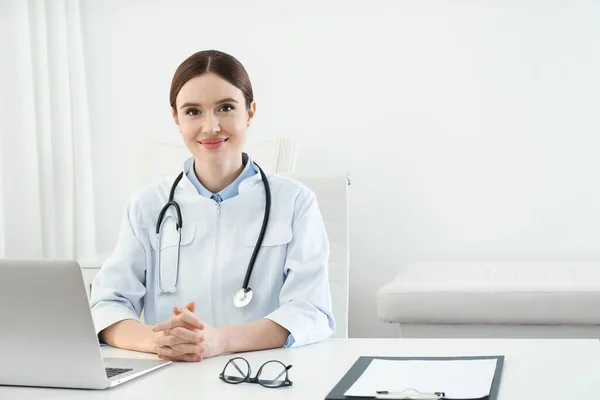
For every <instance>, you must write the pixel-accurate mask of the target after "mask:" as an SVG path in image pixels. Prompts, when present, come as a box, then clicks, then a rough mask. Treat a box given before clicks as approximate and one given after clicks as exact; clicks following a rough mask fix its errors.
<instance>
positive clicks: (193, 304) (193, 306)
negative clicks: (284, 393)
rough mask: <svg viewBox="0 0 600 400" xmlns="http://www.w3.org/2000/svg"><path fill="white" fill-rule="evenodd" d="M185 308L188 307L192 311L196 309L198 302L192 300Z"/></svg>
mask: <svg viewBox="0 0 600 400" xmlns="http://www.w3.org/2000/svg"><path fill="white" fill-rule="evenodd" d="M185 308H187V309H188V310H190V311H191V312H194V311H196V303H195V302H193V301H190V302H189V303H187V304H186V305H185Z"/></svg>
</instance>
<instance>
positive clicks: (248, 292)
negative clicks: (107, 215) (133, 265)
mask: <svg viewBox="0 0 600 400" xmlns="http://www.w3.org/2000/svg"><path fill="white" fill-rule="evenodd" d="M254 165H256V167H257V168H258V170H259V171H260V176H261V177H262V181H263V185H264V187H265V195H266V203H265V216H264V218H263V223H262V227H261V228H260V234H259V235H258V241H257V242H256V246H254V251H253V253H252V257H251V258H250V262H249V264H248V269H247V270H246V277H245V278H244V283H243V285H242V288H241V289H240V290H238V291H237V293H236V294H235V296H234V298H233V304H234V305H235V306H236V307H238V308H239V307H246V306H247V305H248V304H250V302H251V301H252V296H253V293H252V289H251V288H249V287H248V284H249V282H250V276H251V275H252V269H253V268H254V262H255V261H256V256H257V255H258V251H259V250H260V245H261V244H262V241H263V238H264V236H265V231H266V230H267V224H268V223H269V214H270V212H271V188H270V187H269V181H268V180H267V177H266V175H265V173H264V171H263V170H262V168H260V167H259V166H258V164H256V163H254ZM181 178H183V172H181V173H180V174H179V176H177V179H175V182H173V186H171V193H169V201H168V202H167V204H165V206H164V207H163V208H162V210H161V211H160V214H159V215H158V221H157V222H156V239H157V241H158V246H157V247H156V253H157V254H156V259H157V261H158V280H157V286H158V293H159V294H161V295H165V294H173V293H175V292H176V291H177V280H178V279H179V254H180V250H181V227H182V226H183V219H182V218H181V209H180V208H179V204H177V202H176V201H175V200H173V197H174V196H175V188H176V187H177V184H178V183H179V181H181ZM171 206H173V207H174V208H175V212H176V213H177V226H176V227H177V233H178V234H179V242H178V243H177V262H176V264H175V280H174V282H173V285H172V286H171V287H170V288H169V289H166V290H163V288H162V280H161V264H160V225H161V224H162V222H163V219H164V216H165V213H166V212H167V210H168V209H169V207H171Z"/></svg>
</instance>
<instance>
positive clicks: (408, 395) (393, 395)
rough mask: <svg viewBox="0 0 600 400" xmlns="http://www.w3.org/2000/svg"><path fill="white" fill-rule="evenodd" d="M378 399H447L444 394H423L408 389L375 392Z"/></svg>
mask: <svg viewBox="0 0 600 400" xmlns="http://www.w3.org/2000/svg"><path fill="white" fill-rule="evenodd" d="M375 398H376V399H398V400H440V399H444V398H446V394H445V393H444V392H434V393H422V392H419V391H418V390H417V389H406V390H403V391H401V392H388V391H387V390H381V391H377V392H375Z"/></svg>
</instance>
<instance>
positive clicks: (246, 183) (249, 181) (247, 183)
mask: <svg viewBox="0 0 600 400" xmlns="http://www.w3.org/2000/svg"><path fill="white" fill-rule="evenodd" d="M243 157H244V158H245V157H248V155H247V154H243ZM193 165H194V157H190V158H188V159H187V160H185V162H184V164H183V178H182V179H181V182H180V184H181V185H182V188H184V189H185V190H186V191H188V190H193V191H194V192H195V193H196V194H198V191H197V190H196V187H195V186H194V184H193V183H192V182H191V181H190V180H189V178H188V177H187V173H188V172H189V170H190V168H192V166H193ZM257 169H258V168H257ZM265 174H266V175H267V177H268V176H270V175H271V174H270V173H268V172H267V171H265ZM259 183H260V184H262V177H261V175H260V171H259V172H258V173H257V174H255V175H253V176H251V177H249V178H246V179H244V180H243V181H242V182H241V183H240V186H239V189H238V191H239V193H242V192H244V191H246V190H248V189H250V188H252V187H254V186H255V185H257V184H259Z"/></svg>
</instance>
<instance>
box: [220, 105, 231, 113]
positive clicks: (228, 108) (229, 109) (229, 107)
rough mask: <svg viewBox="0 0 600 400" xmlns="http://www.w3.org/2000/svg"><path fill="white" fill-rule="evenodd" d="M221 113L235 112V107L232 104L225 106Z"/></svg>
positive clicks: (222, 107)
mask: <svg viewBox="0 0 600 400" xmlns="http://www.w3.org/2000/svg"><path fill="white" fill-rule="evenodd" d="M221 111H225V112H230V111H233V106H232V105H231V104H224V105H223V106H221Z"/></svg>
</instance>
